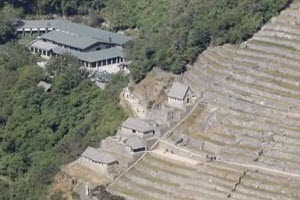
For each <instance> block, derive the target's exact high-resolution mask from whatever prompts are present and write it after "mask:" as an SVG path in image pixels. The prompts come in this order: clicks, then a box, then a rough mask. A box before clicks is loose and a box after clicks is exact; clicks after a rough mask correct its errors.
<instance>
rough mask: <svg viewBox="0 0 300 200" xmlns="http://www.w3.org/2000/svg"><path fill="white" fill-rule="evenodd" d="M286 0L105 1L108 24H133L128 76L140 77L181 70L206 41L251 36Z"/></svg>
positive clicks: (216, 42)
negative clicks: (156, 69) (151, 72)
mask: <svg viewBox="0 0 300 200" xmlns="http://www.w3.org/2000/svg"><path fill="white" fill-rule="evenodd" d="M290 2H291V0H172V1H170V0H155V1H148V0H139V1H136V0H123V1H107V8H106V9H107V11H108V13H109V16H110V19H111V23H112V26H113V28H114V29H126V28H136V27H137V28H138V37H137V39H136V40H135V41H134V42H133V43H132V44H131V45H130V47H129V58H130V59H131V60H132V61H133V64H132V68H131V71H132V75H133V77H134V78H135V80H141V79H142V78H143V77H144V76H145V74H146V73H147V72H148V71H149V69H151V68H152V67H153V66H159V67H161V68H162V69H165V70H171V71H173V72H174V73H177V74H179V73H181V72H183V71H184V70H185V69H184V67H185V64H187V63H190V62H193V61H194V60H195V58H196V57H197V56H198V55H199V53H201V52H202V51H203V50H205V49H206V48H207V47H208V46H209V45H210V44H214V45H219V44H223V43H228V42H229V43H239V42H242V41H244V40H246V39H247V38H249V37H251V36H252V35H253V33H254V32H256V31H257V30H258V29H259V28H260V27H261V26H262V25H263V24H264V23H266V22H267V21H268V20H269V19H270V18H271V17H272V16H274V15H276V14H277V13H278V12H279V11H280V10H282V9H283V8H284V7H286V6H287V5H288V4H289V3H290Z"/></svg>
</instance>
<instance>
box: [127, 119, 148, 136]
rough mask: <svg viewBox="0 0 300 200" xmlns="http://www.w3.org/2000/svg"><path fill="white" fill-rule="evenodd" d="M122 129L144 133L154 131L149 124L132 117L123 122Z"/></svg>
mask: <svg viewBox="0 0 300 200" xmlns="http://www.w3.org/2000/svg"><path fill="white" fill-rule="evenodd" d="M122 127H125V128H129V129H133V130H137V131H139V132H142V133H146V132H150V131H154V129H153V127H151V126H150V125H149V124H148V123H147V122H145V121H143V120H140V119H135V118H131V117H130V118H128V119H127V120H126V121H125V122H123V124H122Z"/></svg>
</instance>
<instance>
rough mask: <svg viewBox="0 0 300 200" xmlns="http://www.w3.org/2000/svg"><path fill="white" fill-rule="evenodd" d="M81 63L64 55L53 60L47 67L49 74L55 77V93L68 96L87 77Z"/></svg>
mask: <svg viewBox="0 0 300 200" xmlns="http://www.w3.org/2000/svg"><path fill="white" fill-rule="evenodd" d="M80 67H81V65H80V63H79V61H78V60H77V59H76V58H74V57H72V56H70V55H67V54H66V55H63V56H60V57H58V58H53V59H52V60H51V61H50V63H49V64H48V65H47V66H46V69H47V71H48V73H49V74H50V75H52V76H55V78H54V80H53V83H54V91H56V92H58V93H60V94H68V93H69V92H70V91H71V90H72V89H73V88H75V87H77V86H78V85H79V83H80V82H81V81H82V80H83V79H84V78H85V77H86V73H85V71H84V70H82V69H80Z"/></svg>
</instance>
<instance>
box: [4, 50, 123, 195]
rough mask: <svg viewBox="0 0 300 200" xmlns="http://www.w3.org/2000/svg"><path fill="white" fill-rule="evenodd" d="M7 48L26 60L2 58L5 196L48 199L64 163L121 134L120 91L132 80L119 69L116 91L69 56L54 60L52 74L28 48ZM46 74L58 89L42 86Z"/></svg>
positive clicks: (49, 67) (15, 55)
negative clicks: (94, 81) (91, 78)
mask: <svg viewBox="0 0 300 200" xmlns="http://www.w3.org/2000/svg"><path fill="white" fill-rule="evenodd" d="M7 52H8V53H9V54H10V55H9V56H8V57H9V58H14V59H17V60H19V59H20V60H21V61H22V62H20V63H18V65H15V64H14V61H13V60H11V59H9V60H6V59H2V60H1V64H0V191H1V194H0V199H1V200H7V199H14V200H26V199H28V200H34V199H45V196H44V195H46V193H47V189H48V186H49V184H50V183H51V181H52V178H53V177H54V175H55V174H56V173H57V172H58V170H59V167H60V166H61V164H64V163H67V162H70V161H71V160H74V159H75V158H76V157H77V156H78V155H79V154H80V153H81V152H82V151H83V150H84V148H86V146H88V145H97V144H98V143H99V141H101V139H103V138H105V137H107V136H109V135H113V134H115V132H116V129H117V127H118V125H119V124H120V123H121V121H123V120H124V118H125V117H126V116H125V113H124V112H123V111H122V109H121V108H119V106H118V104H117V100H114V99H113V98H117V96H116V95H114V92H119V91H120V88H122V87H124V84H126V83H127V81H128V80H127V79H126V78H124V77H123V76H120V75H117V76H116V77H113V80H114V81H115V82H116V83H118V84H117V85H114V87H113V88H112V86H111V87H110V88H112V91H110V88H108V89H107V90H101V89H99V88H98V87H96V86H95V85H94V84H92V83H91V82H90V81H89V80H87V79H86V75H85V73H83V72H82V71H80V69H79V65H78V63H77V61H76V60H75V59H73V58H72V57H69V56H66V57H65V58H63V59H60V58H58V59H54V60H53V61H51V62H50V64H49V65H48V68H47V71H48V72H49V74H52V75H55V77H54V78H53V79H50V78H49V76H48V75H47V74H46V72H45V71H43V70H42V69H41V68H39V67H37V66H35V65H34V63H33V61H34V60H35V58H34V57H32V56H31V55H30V54H28V53H27V52H26V50H25V49H24V48H22V47H20V46H18V45H17V44H8V45H5V46H1V48H0V54H3V53H7ZM8 66H14V67H8ZM41 80H44V81H47V82H50V83H51V84H53V90H52V92H50V93H45V92H44V90H43V88H38V87H37V84H38V82H39V81H41ZM2 191H3V192H2Z"/></svg>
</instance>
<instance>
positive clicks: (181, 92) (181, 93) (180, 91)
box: [168, 82, 189, 100]
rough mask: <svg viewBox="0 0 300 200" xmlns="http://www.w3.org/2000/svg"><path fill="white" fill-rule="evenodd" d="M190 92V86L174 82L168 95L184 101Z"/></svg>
mask: <svg viewBox="0 0 300 200" xmlns="http://www.w3.org/2000/svg"><path fill="white" fill-rule="evenodd" d="M188 90H189V87H188V86H186V85H184V84H182V83H179V82H174V83H173V85H172V87H171V89H170V91H169V93H168V96H169V97H172V98H175V99H180V100H183V99H184V97H185V95H186V93H187V92H188Z"/></svg>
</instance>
